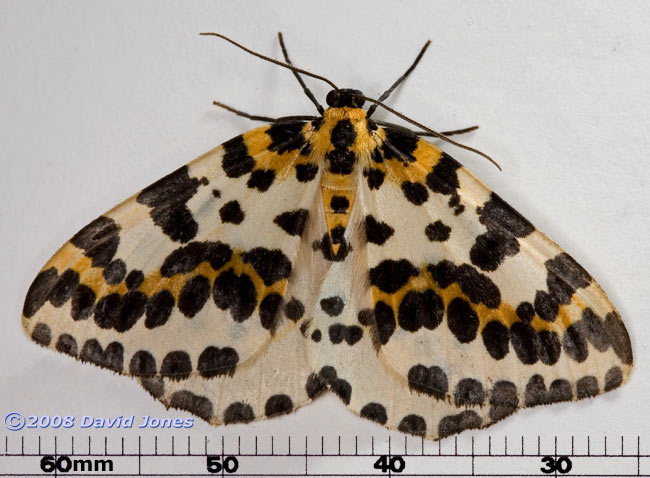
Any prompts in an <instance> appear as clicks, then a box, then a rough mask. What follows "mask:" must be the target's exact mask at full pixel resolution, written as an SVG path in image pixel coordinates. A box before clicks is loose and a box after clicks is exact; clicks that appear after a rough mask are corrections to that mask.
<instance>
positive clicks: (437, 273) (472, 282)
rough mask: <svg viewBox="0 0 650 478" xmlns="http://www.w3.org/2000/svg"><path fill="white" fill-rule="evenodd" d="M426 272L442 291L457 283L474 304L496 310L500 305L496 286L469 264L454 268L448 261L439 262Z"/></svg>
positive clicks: (499, 295) (499, 294) (428, 267)
mask: <svg viewBox="0 0 650 478" xmlns="http://www.w3.org/2000/svg"><path fill="white" fill-rule="evenodd" d="M427 270H428V271H429V272H430V273H431V276H432V277H433V279H434V280H435V281H436V282H437V283H438V285H439V286H440V287H442V288H443V289H445V288H447V287H449V285H451V284H452V283H454V282H457V283H458V285H459V286H460V288H461V290H462V291H463V293H464V294H465V295H467V297H468V298H469V300H471V301H472V302H473V303H474V304H478V303H481V302H482V303H483V304H485V305H486V306H487V307H489V308H490V309H496V308H497V307H499V305H500V304H501V292H500V291H499V288H498V287H497V285H496V284H495V283H494V282H493V281H492V279H490V278H489V277H488V276H486V275H485V274H481V273H480V272H479V271H477V270H476V269H475V268H474V267H472V266H470V265H469V264H462V265H460V266H456V265H455V264H453V263H452V262H450V261H441V262H439V263H438V264H435V265H433V264H430V265H429V266H427Z"/></svg>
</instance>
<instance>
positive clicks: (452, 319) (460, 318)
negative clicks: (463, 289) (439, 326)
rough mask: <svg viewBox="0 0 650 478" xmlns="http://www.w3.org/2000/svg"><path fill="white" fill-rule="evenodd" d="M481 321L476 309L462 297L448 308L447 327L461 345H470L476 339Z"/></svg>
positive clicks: (452, 302)
mask: <svg viewBox="0 0 650 478" xmlns="http://www.w3.org/2000/svg"><path fill="white" fill-rule="evenodd" d="M478 325H479V320H478V316H477V315H476V312H474V309H472V307H471V306H470V305H469V303H468V302H467V301H466V300H464V299H461V298H460V297H457V298H455V299H454V300H452V301H451V302H450V303H449V305H448V306H447V326H448V327H449V330H450V331H451V333H453V334H454V336H455V337H456V339H457V340H458V341H459V342H461V343H469V342H471V341H472V340H474V339H475V338H476V333H477V331H478Z"/></svg>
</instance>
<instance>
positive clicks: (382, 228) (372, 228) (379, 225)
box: [365, 214, 395, 246]
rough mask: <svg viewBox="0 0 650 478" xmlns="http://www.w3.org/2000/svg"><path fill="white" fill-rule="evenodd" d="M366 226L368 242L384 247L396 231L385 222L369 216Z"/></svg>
mask: <svg viewBox="0 0 650 478" xmlns="http://www.w3.org/2000/svg"><path fill="white" fill-rule="evenodd" d="M365 226H366V240H367V241H368V242H371V243H373V244H377V245H380V246H381V245H382V244H383V243H384V242H386V241H387V240H388V239H389V238H390V236H392V235H393V233H394V232H395V229H393V228H392V227H391V226H389V225H388V224H386V223H385V222H381V221H377V219H375V218H374V216H372V215H370V214H368V215H367V216H366V220H365Z"/></svg>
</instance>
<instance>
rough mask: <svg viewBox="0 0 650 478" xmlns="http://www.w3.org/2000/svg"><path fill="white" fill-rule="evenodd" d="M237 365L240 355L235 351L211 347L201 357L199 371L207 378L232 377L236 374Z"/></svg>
mask: <svg viewBox="0 0 650 478" xmlns="http://www.w3.org/2000/svg"><path fill="white" fill-rule="evenodd" d="M237 363H239V355H238V354H237V351H235V349H233V348H231V347H223V348H219V347H213V346H209V347H206V348H205V349H204V350H203V352H201V355H199V362H198V364H197V370H198V371H199V373H200V374H201V376H202V377H205V378H212V377H216V376H217V375H232V374H233V373H235V368H236V367H237Z"/></svg>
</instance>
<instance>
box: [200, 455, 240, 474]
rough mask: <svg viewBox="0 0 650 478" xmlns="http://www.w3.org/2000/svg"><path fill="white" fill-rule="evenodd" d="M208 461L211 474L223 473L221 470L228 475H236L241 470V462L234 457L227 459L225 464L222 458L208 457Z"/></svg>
mask: <svg viewBox="0 0 650 478" xmlns="http://www.w3.org/2000/svg"><path fill="white" fill-rule="evenodd" d="M207 459H208V461H207V470H208V471H209V472H210V473H221V470H223V471H225V472H226V473H234V472H236V471H237V469H239V461H237V458H236V457H234V456H227V457H225V458H224V459H223V464H222V463H221V457H220V456H208V457H207Z"/></svg>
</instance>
